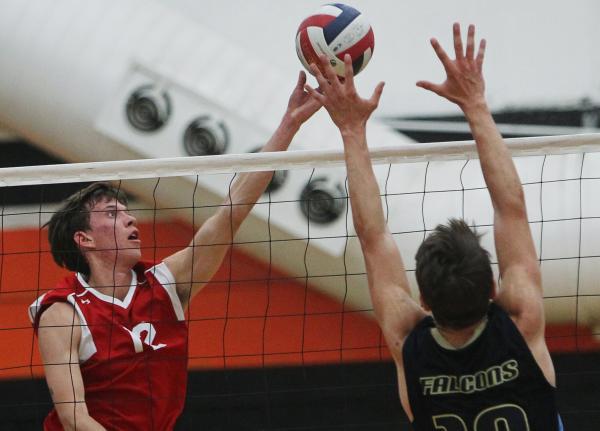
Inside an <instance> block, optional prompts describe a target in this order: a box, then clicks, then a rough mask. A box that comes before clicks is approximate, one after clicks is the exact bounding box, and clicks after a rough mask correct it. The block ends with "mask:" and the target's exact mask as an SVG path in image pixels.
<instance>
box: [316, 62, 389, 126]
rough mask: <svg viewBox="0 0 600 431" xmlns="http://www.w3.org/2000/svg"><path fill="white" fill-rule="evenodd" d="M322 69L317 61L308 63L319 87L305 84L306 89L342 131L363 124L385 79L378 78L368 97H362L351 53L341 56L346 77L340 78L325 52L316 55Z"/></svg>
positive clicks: (381, 90) (373, 106) (372, 108)
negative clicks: (358, 90)
mask: <svg viewBox="0 0 600 431" xmlns="http://www.w3.org/2000/svg"><path fill="white" fill-rule="evenodd" d="M319 61H320V63H321V69H322V70H323V71H324V75H323V73H321V71H320V70H319V68H318V67H317V65H315V64H314V63H313V64H311V65H310V69H311V72H312V73H313V74H314V75H315V77H316V78H317V82H318V83H319V91H317V90H315V89H314V88H312V87H310V86H309V85H305V88H306V91H308V92H309V94H310V95H311V96H312V97H313V98H314V99H316V100H318V101H319V102H320V103H322V104H323V106H325V109H327V112H329V116H330V117H331V119H332V120H333V122H334V123H335V125H336V126H337V127H338V128H339V129H340V131H342V133H343V132H344V131H347V130H349V129H353V128H355V127H357V126H358V127H363V126H364V125H365V124H366V123H367V120H368V119H369V117H370V116H371V114H372V113H373V111H374V110H375V109H376V108H377V105H379V99H380V98H381V93H382V92H383V86H384V83H383V82H380V83H379V84H378V85H377V87H376V88H375V91H374V92H373V95H372V96H371V98H370V99H363V98H361V97H360V96H359V95H358V93H357V92H356V87H355V86H354V72H353V70H352V59H351V57H350V55H348V54H346V55H345V56H344V64H345V69H346V72H345V77H344V78H339V77H338V76H337V74H336V73H335V71H334V70H333V67H331V64H330V63H329V61H328V60H327V57H326V56H324V55H320V56H319Z"/></svg>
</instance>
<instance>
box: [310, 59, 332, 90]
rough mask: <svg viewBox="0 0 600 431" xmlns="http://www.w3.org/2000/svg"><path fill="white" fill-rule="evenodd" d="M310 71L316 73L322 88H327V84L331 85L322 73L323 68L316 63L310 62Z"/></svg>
mask: <svg viewBox="0 0 600 431" xmlns="http://www.w3.org/2000/svg"><path fill="white" fill-rule="evenodd" d="M310 71H311V72H312V74H313V75H315V78H316V79H317V82H318V83H319V87H320V88H327V86H329V82H327V80H326V79H325V77H324V76H323V74H322V73H321V69H319V68H318V67H317V65H316V64H314V63H311V64H310Z"/></svg>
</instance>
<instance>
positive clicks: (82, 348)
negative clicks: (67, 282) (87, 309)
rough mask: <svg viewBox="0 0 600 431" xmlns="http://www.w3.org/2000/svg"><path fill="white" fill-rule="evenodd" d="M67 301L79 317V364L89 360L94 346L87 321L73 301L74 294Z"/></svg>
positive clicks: (94, 349)
mask: <svg viewBox="0 0 600 431" xmlns="http://www.w3.org/2000/svg"><path fill="white" fill-rule="evenodd" d="M67 301H69V304H71V305H72V306H73V308H75V311H77V314H78V315H79V320H80V327H81V340H80V341H79V362H80V363H83V362H85V361H87V360H88V359H90V358H91V357H92V355H93V354H94V353H96V350H97V349H96V344H95V343H94V339H93V338H92V333H91V332H90V328H89V327H88V324H87V321H86V320H85V317H84V316H83V313H82V312H81V310H80V309H79V305H77V302H76V301H75V294H74V293H71V294H70V295H69V296H67Z"/></svg>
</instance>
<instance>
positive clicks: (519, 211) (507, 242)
mask: <svg viewBox="0 0 600 431" xmlns="http://www.w3.org/2000/svg"><path fill="white" fill-rule="evenodd" d="M453 32H454V50H455V55H456V59H455V60H451V59H450V58H449V57H448V55H447V54H446V52H445V51H444V50H443V49H442V47H441V46H440V44H439V43H438V41H437V40H435V39H432V40H431V45H432V46H433V48H434V50H435V52H436V54H437V56H438V58H439V59H440V61H441V62H442V64H443V66H444V69H445V70H446V75H447V78H446V81H445V82H444V83H442V84H433V83H430V82H426V81H420V82H418V83H417V85H418V86H420V87H422V88H425V89H427V90H431V91H433V92H434V93H436V94H438V95H440V96H442V97H445V98H446V99H448V100H450V101H451V102H454V103H456V104H457V105H458V106H459V107H460V108H461V109H462V111H463V112H464V114H465V117H466V119H467V121H468V122H469V126H470V128H471V133H472V134H473V138H474V139H475V142H476V145H477V152H478V154H479V161H480V164H481V169H482V172H483V176H484V179H485V182H486V185H487V187H488V190H489V193H490V197H491V200H492V206H493V208H494V239H495V243H496V252H497V255H498V264H499V269H500V276H501V279H502V286H501V289H500V292H499V294H498V296H497V297H496V299H495V300H496V302H497V303H498V304H499V305H500V306H501V307H502V308H504V309H505V310H506V311H507V312H508V313H509V315H510V316H511V318H512V319H513V320H514V322H515V324H516V325H517V327H518V328H519V331H520V332H521V334H522V335H523V337H524V338H525V341H526V342H527V344H528V346H529V348H530V349H531V351H532V353H533V355H534V357H535V358H536V360H537V362H538V364H539V365H540V366H541V368H542V370H543V371H544V374H545V375H546V378H547V379H548V381H549V382H550V383H554V380H555V377H554V369H553V367H552V361H551V360H550V355H549V353H548V348H547V347H546V344H545V340H544V328H545V321H544V308H543V292H542V282H541V273H540V269H539V263H538V259H537V254H536V251H535V246H534V243H533V238H532V236H531V231H530V228H529V223H528V219H527V208H526V206H525V195H524V192H523V187H522V185H521V181H520V179H519V175H518V173H517V170H516V168H515V165H514V163H513V160H512V157H511V155H510V153H509V151H508V148H507V147H506V145H505V143H504V141H503V139H502V136H501V135H500V133H499V131H498V129H497V127H496V124H495V122H494V119H493V117H492V115H491V113H490V110H489V108H488V106H487V102H486V99H485V94H484V93H485V84H484V79H483V74H482V67H483V58H484V52H485V40H482V41H481V43H480V45H479V50H478V53H477V55H476V56H475V40H474V39H475V28H474V26H472V25H471V26H469V32H468V35H467V47H466V52H465V51H463V45H462V38H461V34H460V26H459V25H458V24H454V29H453Z"/></svg>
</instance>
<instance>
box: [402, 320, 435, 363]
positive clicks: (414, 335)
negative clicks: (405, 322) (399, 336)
mask: <svg viewBox="0 0 600 431" xmlns="http://www.w3.org/2000/svg"><path fill="white" fill-rule="evenodd" d="M434 326H435V323H434V321H433V317H431V316H429V315H428V316H425V317H424V318H423V319H421V320H420V321H419V323H417V325H416V326H415V327H414V328H413V330H412V331H410V332H409V333H408V336H407V337H406V340H405V341H404V345H403V348H402V354H403V356H404V358H405V359H406V357H407V356H408V355H413V354H415V353H417V352H419V351H420V350H421V348H422V347H423V343H424V342H425V340H426V339H427V338H428V337H431V328H433V327H434Z"/></svg>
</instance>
